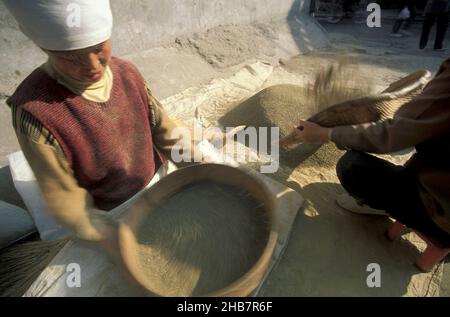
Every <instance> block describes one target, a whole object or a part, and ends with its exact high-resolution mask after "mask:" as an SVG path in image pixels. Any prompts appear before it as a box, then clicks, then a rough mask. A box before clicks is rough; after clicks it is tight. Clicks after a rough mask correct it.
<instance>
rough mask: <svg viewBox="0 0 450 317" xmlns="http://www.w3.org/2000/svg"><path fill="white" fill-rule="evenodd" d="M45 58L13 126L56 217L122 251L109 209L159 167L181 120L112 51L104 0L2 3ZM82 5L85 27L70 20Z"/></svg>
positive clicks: (20, 96)
mask: <svg viewBox="0 0 450 317" xmlns="http://www.w3.org/2000/svg"><path fill="white" fill-rule="evenodd" d="M5 4H6V6H7V7H8V9H9V10H10V11H11V13H12V14H13V16H14V17H15V18H16V20H17V21H18V23H19V25H20V28H21V30H22V31H23V32H24V34H25V35H26V36H28V37H29V38H30V39H31V40H33V41H34V42H35V43H36V44H37V45H38V46H39V47H40V48H41V49H42V50H43V51H44V52H45V53H46V54H47V56H48V60H47V62H46V63H45V64H44V65H42V66H41V67H39V68H37V69H36V70H35V71H34V72H33V73H32V74H31V75H29V76H28V77H27V78H26V79H25V80H24V81H23V82H22V83H21V84H20V86H19V87H18V88H17V90H16V92H15V93H14V94H13V95H12V96H11V97H10V98H9V99H8V105H9V106H10V107H11V109H12V115H13V125H14V128H15V131H16V134H17V138H18V140H19V143H20V146H21V148H22V150H23V153H24V155H25V157H26V158H27V161H28V162H29V164H30V166H31V168H32V170H33V172H34V174H35V176H36V179H37V181H38V183H39V186H40V189H41V192H42V194H43V196H44V198H45V200H46V203H47V205H48V209H49V212H50V213H51V215H52V216H53V217H54V218H55V219H56V220H57V221H58V222H59V223H61V224H63V225H64V226H65V228H67V229H69V230H70V231H71V232H73V233H75V234H76V236H77V237H78V238H80V239H82V240H87V241H96V242H100V243H101V244H102V245H103V246H104V247H105V248H107V249H108V250H110V251H111V252H113V253H115V252H117V237H116V226H115V222H114V221H113V219H112V218H111V217H109V216H108V214H107V213H106V211H109V210H111V209H113V208H115V207H117V206H119V205H121V204H122V203H124V202H126V201H127V200H129V199H130V198H131V197H132V196H134V195H135V194H136V193H138V192H139V191H141V190H142V189H143V188H145V187H146V186H147V185H148V184H149V183H150V182H151V180H152V179H154V177H155V175H156V174H157V173H158V171H159V170H162V167H163V166H164V164H165V162H166V161H167V157H169V156H168V155H169V153H170V151H171V149H172V147H173V146H174V145H175V144H176V143H177V141H178V140H175V139H172V138H171V131H172V130H173V129H174V128H175V127H176V124H175V123H174V122H173V121H171V120H170V119H169V117H168V116H167V114H166V113H165V112H164V110H163V108H162V106H161V104H160V103H159V102H158V101H157V100H156V99H155V98H154V97H153V96H152V94H151V92H150V90H149V89H148V87H147V85H146V83H145V81H144V79H143V78H142V76H141V75H140V73H139V72H138V70H137V69H136V68H135V67H134V66H133V65H132V64H130V63H128V62H126V61H123V60H121V59H119V58H115V57H112V56H111V51H112V45H111V41H110V36H111V30H112V14H111V9H110V5H109V1H108V0H96V1H83V0H78V1H74V0H71V1H56V0H55V1H49V0H47V1H40V0H36V1H28V0H11V1H5ZM69 5H71V6H72V7H73V5H76V6H78V7H77V8H78V9H79V10H78V12H79V14H80V17H79V18H80V20H79V21H80V22H81V23H80V25H75V26H74V25H71V24H70V23H69V22H68V19H70V16H69V15H70V14H73V12H71V11H70V10H68V6H69Z"/></svg>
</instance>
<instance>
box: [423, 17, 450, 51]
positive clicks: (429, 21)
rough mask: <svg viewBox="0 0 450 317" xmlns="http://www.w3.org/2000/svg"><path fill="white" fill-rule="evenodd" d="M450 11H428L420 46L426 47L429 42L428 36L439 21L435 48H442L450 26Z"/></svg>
mask: <svg viewBox="0 0 450 317" xmlns="http://www.w3.org/2000/svg"><path fill="white" fill-rule="evenodd" d="M449 17H450V12H440V13H427V14H426V15H425V21H424V23H423V29H422V37H421V38H420V48H421V49H424V48H425V47H426V46H427V43H428V36H429V35H430V31H431V28H432V27H433V25H434V23H435V22H436V23H437V29H436V40H435V42H434V49H442V48H443V43H444V38H445V33H446V32H447V28H448V19H449Z"/></svg>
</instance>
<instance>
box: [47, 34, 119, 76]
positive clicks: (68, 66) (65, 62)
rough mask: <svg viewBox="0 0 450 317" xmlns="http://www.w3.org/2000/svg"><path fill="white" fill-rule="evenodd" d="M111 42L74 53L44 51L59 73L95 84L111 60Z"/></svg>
mask: <svg viewBox="0 0 450 317" xmlns="http://www.w3.org/2000/svg"><path fill="white" fill-rule="evenodd" d="M111 51H112V47H111V41H110V40H108V41H106V42H103V43H100V44H98V45H95V46H91V47H88V48H84V49H81V50H75V51H46V53H47V54H48V56H49V58H50V59H51V62H52V63H53V65H55V66H56V67H57V68H58V70H59V71H61V72H63V73H64V74H66V75H67V76H69V77H70V78H73V79H75V80H78V81H80V82H84V83H95V82H96V81H99V80H100V79H101V78H102V77H103V74H104V73H105V70H106V66H107V65H108V63H109V60H110V59H111Z"/></svg>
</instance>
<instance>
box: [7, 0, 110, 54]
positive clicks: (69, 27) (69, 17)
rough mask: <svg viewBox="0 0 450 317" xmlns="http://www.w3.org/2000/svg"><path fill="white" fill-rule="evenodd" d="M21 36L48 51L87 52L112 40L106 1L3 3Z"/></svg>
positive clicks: (26, 0)
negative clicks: (16, 23) (14, 20)
mask: <svg viewBox="0 0 450 317" xmlns="http://www.w3.org/2000/svg"><path fill="white" fill-rule="evenodd" d="M3 2H4V3H5V5H6V7H7V8H8V9H9V11H10V12H11V13H12V15H13V16H14V18H15V19H16V20H17V22H18V23H19V26H20V28H21V30H22V32H23V33H24V34H25V35H26V36H27V37H28V38H30V39H31V40H32V41H33V42H34V43H36V45H38V46H39V47H41V48H44V49H47V50H54V51H69V50H77V49H82V48H87V47H90V46H94V45H97V44H99V43H102V42H104V41H106V40H108V39H109V38H110V37H111V32H112V25H113V18H112V13H111V7H110V4H109V0H3Z"/></svg>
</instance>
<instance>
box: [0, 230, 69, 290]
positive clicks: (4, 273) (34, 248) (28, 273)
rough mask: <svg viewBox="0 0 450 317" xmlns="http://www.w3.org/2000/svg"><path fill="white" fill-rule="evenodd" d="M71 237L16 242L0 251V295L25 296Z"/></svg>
mask: <svg viewBox="0 0 450 317" xmlns="http://www.w3.org/2000/svg"><path fill="white" fill-rule="evenodd" d="M68 241H69V239H64V240H57V241H37V242H28V243H22V244H16V245H13V246H11V247H8V248H6V249H3V250H1V251H0V296H1V297H19V296H23V294H25V292H26V291H27V290H28V289H29V288H30V286H31V285H32V284H33V282H34V281H35V280H36V279H37V278H38V277H39V275H40V274H41V273H42V271H43V270H44V269H45V268H46V267H47V266H48V265H49V264H50V262H51V261H52V260H53V258H54V257H55V256H56V254H57V253H58V252H59V251H60V250H61V249H62V248H63V247H64V245H65V244H66V243H67V242H68Z"/></svg>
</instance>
